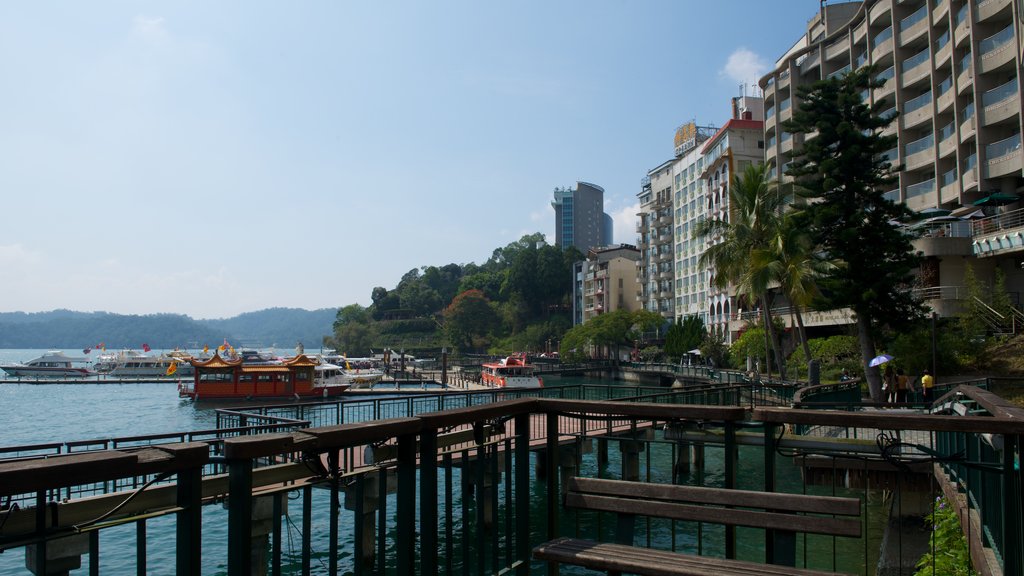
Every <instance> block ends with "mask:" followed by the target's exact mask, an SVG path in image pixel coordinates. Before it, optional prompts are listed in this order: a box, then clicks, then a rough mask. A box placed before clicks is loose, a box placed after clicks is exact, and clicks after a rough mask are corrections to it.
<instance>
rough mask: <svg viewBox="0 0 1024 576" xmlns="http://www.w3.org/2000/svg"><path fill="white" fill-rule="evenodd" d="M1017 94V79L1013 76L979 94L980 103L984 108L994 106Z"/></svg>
mask: <svg viewBox="0 0 1024 576" xmlns="http://www.w3.org/2000/svg"><path fill="white" fill-rule="evenodd" d="M1016 95H1017V79H1016V78H1013V79H1012V80H1010V81H1009V82H1007V83H1006V84H1003V85H1002V86H996V87H995V88H993V89H991V90H987V91H986V92H985V93H984V94H982V95H981V105H982V107H984V108H988V107H989V106H994V105H996V104H999V103H1000V102H1003V101H1006V100H1009V99H1010V98H1012V97H1014V96H1016Z"/></svg>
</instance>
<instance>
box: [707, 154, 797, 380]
mask: <svg viewBox="0 0 1024 576" xmlns="http://www.w3.org/2000/svg"><path fill="white" fill-rule="evenodd" d="M767 173H768V171H767V167H766V166H765V165H764V164H755V165H750V166H747V168H746V169H745V170H744V171H743V172H741V173H739V174H737V175H736V176H734V177H733V181H732V185H731V186H730V187H729V203H730V208H729V220H728V221H725V220H717V219H707V220H703V221H701V222H700V223H699V224H698V225H697V228H696V230H695V231H694V237H695V238H700V239H704V240H711V241H712V242H714V243H713V244H712V245H711V246H710V247H709V248H708V249H707V250H706V251H705V252H704V253H703V254H701V256H700V265H701V266H702V267H706V268H707V267H710V268H713V269H714V273H713V275H712V278H711V282H712V284H713V285H714V286H715V287H716V288H719V289H725V288H728V287H729V285H730V284H731V285H733V286H735V289H736V293H737V294H738V295H740V294H741V295H745V296H747V297H748V298H749V299H750V300H751V301H755V300H756V301H759V302H760V303H761V309H762V311H763V313H762V316H763V320H764V326H765V330H766V331H767V332H768V334H769V336H770V339H771V346H772V352H773V353H774V355H775V363H776V364H777V365H778V367H779V374H780V376H781V377H782V378H785V377H786V372H785V370H786V369H785V364H784V363H783V362H782V351H781V347H780V346H779V337H778V334H776V333H775V329H774V326H773V325H772V322H771V317H772V316H771V297H770V291H769V289H770V288H771V286H772V284H773V282H775V280H776V278H775V276H774V274H775V272H774V270H773V267H772V266H770V265H769V264H770V263H771V262H774V261H775V260H776V258H775V257H774V254H775V246H776V245H777V238H778V232H779V230H780V229H781V227H782V208H783V198H782V195H781V194H780V193H779V190H778V187H777V186H776V185H775V184H774V182H772V181H771V180H770V179H769V178H768V177H767Z"/></svg>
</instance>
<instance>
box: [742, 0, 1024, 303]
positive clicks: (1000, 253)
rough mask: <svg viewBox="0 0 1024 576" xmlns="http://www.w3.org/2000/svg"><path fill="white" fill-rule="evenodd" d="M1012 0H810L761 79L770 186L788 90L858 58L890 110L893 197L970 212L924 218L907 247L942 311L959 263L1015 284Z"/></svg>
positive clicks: (1020, 229)
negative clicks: (923, 229)
mask: <svg viewBox="0 0 1024 576" xmlns="http://www.w3.org/2000/svg"><path fill="white" fill-rule="evenodd" d="M1022 11H1024V2H1021V1H1020V0H980V1H978V0H865V1H864V2H839V3H837V2H828V3H826V2H822V7H821V11H820V12H819V14H817V15H816V16H815V17H814V18H813V19H812V20H811V21H810V22H809V24H808V26H807V33H806V34H805V35H804V36H803V37H802V38H800V39H799V40H798V41H797V42H796V44H794V45H793V47H792V48H791V49H790V50H789V51H788V52H787V53H786V54H785V55H783V56H782V58H780V59H779V61H778V62H777V63H776V66H775V69H774V71H772V72H771V73H770V74H768V75H767V76H765V77H764V78H762V79H761V81H760V85H761V89H762V90H763V93H764V105H765V132H764V138H765V142H766V145H767V147H766V150H765V160H766V162H767V163H768V164H769V166H770V169H769V170H770V174H772V175H773V176H774V177H775V178H777V179H778V180H779V181H780V182H786V181H788V180H789V177H788V176H786V175H785V174H784V172H785V166H786V164H787V163H788V162H790V159H791V157H792V154H793V151H794V150H795V149H798V148H799V147H800V146H801V144H802V141H801V138H802V136H800V135H791V134H789V133H787V132H786V131H785V130H783V129H782V124H783V122H784V121H786V120H788V119H790V118H792V115H793V110H794V108H796V107H797V106H798V105H799V96H798V93H797V88H798V87H799V86H802V85H807V84H810V83H812V82H814V81H817V80H820V79H824V78H828V77H832V76H836V75H839V74H843V73H845V72H847V71H849V70H850V69H852V68H857V67H861V66H865V65H868V64H871V65H874V66H876V69H877V70H878V77H879V78H883V79H885V80H886V81H885V84H884V86H883V87H881V88H878V89H874V90H870V91H865V93H864V94H863V97H864V98H865V99H866V100H869V101H871V102H877V101H878V100H879V99H882V98H884V99H885V100H886V101H887V102H888V104H889V105H890V106H891V110H892V111H898V112H899V115H898V116H897V118H896V120H895V121H893V123H892V124H891V125H890V127H889V128H888V130H887V133H889V134H896V135H897V136H898V138H899V143H898V145H897V146H896V147H895V148H893V149H892V150H891V151H890V152H889V153H888V156H889V158H890V160H891V161H892V162H893V163H894V164H902V165H903V166H904V168H903V170H902V171H901V172H900V174H899V182H898V186H897V187H895V188H893V189H892V190H888V191H886V193H887V196H888V197H889V198H890V199H892V200H893V201H895V202H901V203H903V204H905V205H906V206H907V207H908V208H910V209H911V210H914V211H917V212H922V213H923V214H922V215H923V216H924V215H928V214H929V213H930V214H946V213H947V212H945V211H949V212H948V213H951V215H952V216H967V215H971V216H973V218H972V219H971V220H967V221H951V222H947V223H941V224H936V225H934V226H933V227H932V228H931V229H929V230H928V232H927V233H926V235H925V237H922V238H919V239H917V240H915V249H917V250H920V251H922V252H923V254H924V255H925V262H924V264H923V265H922V268H921V271H920V276H919V278H920V279H919V282H920V287H919V289H920V290H922V295H923V298H924V299H925V301H926V302H927V303H928V304H929V305H930V306H931V307H932V308H933V309H934V310H936V311H937V312H939V313H940V314H943V315H947V314H953V313H955V312H956V310H957V309H958V308H959V306H958V302H957V300H958V299H959V298H961V297H962V296H963V292H964V291H963V289H962V285H963V274H964V267H965V263H967V262H971V265H972V267H973V268H974V270H975V271H976V274H977V275H978V277H979V278H980V279H982V280H986V281H989V282H991V280H992V277H993V275H994V272H995V269H996V267H999V268H1001V269H1002V270H1003V272H1004V273H1005V274H1006V282H1007V286H1008V288H1009V289H1010V290H1011V295H1013V294H1015V293H1017V291H1019V290H1021V289H1022V288H1024V271H1022V269H1021V268H1022V266H1021V255H1022V254H1024V236H1022V234H1024V209H1021V203H1020V194H1021V190H1022V187H1024V181H1022V167H1024V163H1022V154H1021V129H1022V124H1021V122H1022V116H1024V115H1022V113H1021V112H1022V108H1021V96H1020V93H1021V88H1020V85H1021V81H1020V73H1021V63H1022V53H1024V52H1022V41H1021V39H1022V31H1024V29H1022V22H1021V13H1022Z"/></svg>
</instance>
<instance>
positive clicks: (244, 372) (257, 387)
mask: <svg viewBox="0 0 1024 576" xmlns="http://www.w3.org/2000/svg"><path fill="white" fill-rule="evenodd" d="M190 364H191V365H192V368H193V370H194V371H195V372H194V375H193V379H192V382H191V383H182V384H180V385H179V386H178V394H179V396H181V397H182V398H192V399H193V400H200V399H202V400H213V399H262V398H265V399H272V398H296V399H298V398H326V397H329V396H337V395H339V394H341V393H342V392H344V391H345V390H347V389H348V388H349V387H350V386H351V384H348V383H343V382H331V381H325V380H323V379H320V378H317V377H316V367H317V365H318V364H319V361H318V360H316V359H313V358H310V357H308V356H306V355H305V354H299V355H297V356H295V357H293V358H289V359H287V360H282V361H279V362H244V361H243V360H242V358H234V359H231V358H221V356H220V355H219V354H214V355H213V357H212V358H210V359H209V360H196V359H193V360H191V361H190Z"/></svg>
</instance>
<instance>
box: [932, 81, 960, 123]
mask: <svg viewBox="0 0 1024 576" xmlns="http://www.w3.org/2000/svg"><path fill="white" fill-rule="evenodd" d="M935 93H936V98H935V109H936V112H937V113H939V114H941V113H943V112H945V111H946V110H948V109H949V108H950V107H951V106H952V105H953V101H954V100H955V99H956V96H955V93H954V92H953V76H952V75H950V76H947V77H946V79H945V80H943V81H941V82H939V85H938V86H936V87H935Z"/></svg>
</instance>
